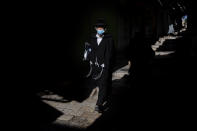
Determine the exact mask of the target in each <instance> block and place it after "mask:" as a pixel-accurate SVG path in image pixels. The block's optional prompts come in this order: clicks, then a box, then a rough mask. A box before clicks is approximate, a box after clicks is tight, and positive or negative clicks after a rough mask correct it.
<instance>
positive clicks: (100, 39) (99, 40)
mask: <svg viewBox="0 0 197 131" xmlns="http://www.w3.org/2000/svg"><path fill="white" fill-rule="evenodd" d="M96 38H97V44H98V45H99V44H100V43H101V41H102V39H103V36H101V37H100V36H99V35H98V34H96Z"/></svg>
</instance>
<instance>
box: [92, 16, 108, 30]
mask: <svg viewBox="0 0 197 131" xmlns="http://www.w3.org/2000/svg"><path fill="white" fill-rule="evenodd" d="M94 26H95V27H103V28H106V26H107V24H106V23H105V19H104V18H97V21H96V24H94Z"/></svg>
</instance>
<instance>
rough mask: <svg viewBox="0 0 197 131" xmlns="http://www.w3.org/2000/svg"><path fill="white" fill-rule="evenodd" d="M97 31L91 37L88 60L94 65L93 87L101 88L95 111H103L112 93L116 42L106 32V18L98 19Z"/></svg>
mask: <svg viewBox="0 0 197 131" xmlns="http://www.w3.org/2000/svg"><path fill="white" fill-rule="evenodd" d="M95 30H96V33H94V34H92V36H91V37H90V40H89V43H90V47H91V49H90V53H89V55H88V60H89V62H90V65H91V67H92V71H91V73H90V74H89V77H90V78H91V79H90V80H91V83H92V85H93V88H95V87H97V86H98V88H99V94H98V100H97V103H96V107H95V111H98V112H102V111H103V110H104V106H103V104H104V103H105V102H106V101H107V100H108V98H109V95H110V93H111V80H112V66H113V65H114V49H115V48H114V42H113V39H112V35H110V34H108V33H106V24H105V22H104V19H98V20H97V23H96V24H95Z"/></svg>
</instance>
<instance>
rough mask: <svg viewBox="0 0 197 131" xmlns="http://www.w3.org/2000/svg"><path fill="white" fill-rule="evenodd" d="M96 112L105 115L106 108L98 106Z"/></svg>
mask: <svg viewBox="0 0 197 131" xmlns="http://www.w3.org/2000/svg"><path fill="white" fill-rule="evenodd" d="M94 110H95V111H97V112H98V113H103V111H104V107H103V106H98V105H96V106H95V109H94Z"/></svg>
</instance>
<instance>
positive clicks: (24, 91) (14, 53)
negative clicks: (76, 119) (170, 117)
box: [4, 0, 196, 127]
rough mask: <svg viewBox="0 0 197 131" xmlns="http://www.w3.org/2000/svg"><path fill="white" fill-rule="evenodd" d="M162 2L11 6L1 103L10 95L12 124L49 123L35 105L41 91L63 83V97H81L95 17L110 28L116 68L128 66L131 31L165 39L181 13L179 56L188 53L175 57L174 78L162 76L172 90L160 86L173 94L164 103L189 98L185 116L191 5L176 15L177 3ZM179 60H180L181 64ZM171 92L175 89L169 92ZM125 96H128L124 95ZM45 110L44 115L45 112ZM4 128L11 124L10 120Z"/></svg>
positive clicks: (191, 68) (191, 58)
mask: <svg viewBox="0 0 197 131" xmlns="http://www.w3.org/2000/svg"><path fill="white" fill-rule="evenodd" d="M163 2H164V3H165V6H164V7H161V6H160V5H159V4H158V2H157V1H156V0H150V1H146V0H134V1H132V2H130V1H129V0H119V1H112V0H108V1H107V0H99V1H86V0H84V1H76V0H73V1H68V2H64V3H62V2H28V3H17V5H14V10H12V11H11V14H10V15H9V17H11V20H10V21H11V23H10V26H11V27H13V28H12V30H13V31H12V34H13V35H14V36H13V37H11V38H10V39H12V40H13V42H11V43H9V44H8V49H9V52H10V53H8V55H9V58H8V59H7V61H9V62H11V63H10V64H8V65H9V66H8V68H9V69H8V70H9V72H10V73H9V74H7V75H8V76H9V77H10V76H11V79H9V80H8V83H7V85H9V86H8V91H7V92H6V93H4V94H6V98H7V97H9V96H13V99H11V101H10V102H11V103H13V104H12V105H11V108H10V109H11V111H10V112H9V113H8V114H9V115H10V114H11V115H13V114H14V121H15V122H14V123H16V125H17V126H20V125H21V123H22V125H26V126H27V127H33V126H34V124H35V127H36V125H37V123H40V122H41V123H42V122H48V121H47V120H49V121H50V119H48V114H53V113H51V112H53V111H51V110H53V109H51V110H50V109H48V107H45V106H44V107H43V105H42V104H41V103H40V100H39V99H38V98H37V97H36V93H38V92H40V91H43V90H45V89H50V90H55V91H56V92H57V93H58V88H59V87H65V86H64V85H63V83H64V82H68V83H69V84H70V83H71V85H72V88H71V89H70V88H67V87H65V88H64V91H65V93H64V95H65V97H68V98H70V99H78V97H80V96H81V91H83V90H84V88H83V86H81V85H83V84H84V74H85V73H86V68H87V65H86V63H84V62H83V61H82V58H83V51H84V42H85V41H86V40H87V39H88V36H89V35H90V34H91V33H92V32H94V28H93V24H94V23H95V22H96V18H98V17H104V18H105V19H106V22H107V24H109V27H108V32H109V33H112V35H113V38H114V40H115V46H116V50H117V54H118V57H117V63H119V64H117V66H119V65H121V64H123V65H124V64H125V62H127V53H126V51H127V49H128V46H129V45H130V43H131V41H132V39H134V38H135V32H137V31H141V32H144V34H145V37H146V41H147V42H148V43H149V44H150V45H151V44H152V43H154V42H155V41H156V40H157V39H158V38H159V37H160V36H164V35H166V33H167V31H168V25H169V24H170V23H171V22H172V20H173V19H175V18H176V17H179V16H182V15H183V14H184V13H186V14H188V18H190V19H189V20H190V21H189V22H188V23H189V25H188V28H189V38H190V39H189V40H190V41H189V42H185V43H183V44H184V45H183V46H182V47H181V48H180V54H182V52H183V53H184V52H189V53H188V54H186V55H185V54H184V55H178V57H177V59H175V65H174V66H175V69H177V72H178V74H176V75H174V74H173V76H171V75H172V74H170V73H169V74H168V75H167V76H169V78H167V79H166V81H168V80H169V81H170V82H172V83H173V85H170V86H169V87H168V84H165V86H167V87H168V88H167V90H165V91H164V92H165V93H168V92H173V93H169V94H170V96H171V95H172V96H171V97H170V98H169V100H168V101H167V102H169V101H171V99H173V100H175V98H176V97H179V98H181V96H184V98H181V100H183V101H185V98H188V99H187V100H186V101H187V102H185V103H184V104H183V105H181V108H184V107H188V108H189V109H187V112H189V110H190V109H191V110H193V106H191V105H190V104H192V102H193V96H194V94H193V93H194V89H195V86H192V85H193V84H196V82H195V78H194V77H193V76H192V75H196V73H195V71H196V66H195V59H196V45H195V44H196V20H195V11H196V9H195V8H196V6H195V4H194V2H193V1H191V0H188V1H186V0H185V1H184V0H182V2H183V4H184V5H186V7H187V10H186V12H184V13H183V14H182V13H181V12H180V11H177V10H176V11H177V12H176V11H175V12H173V11H172V7H173V3H176V0H174V1H173V2H170V1H168V0H166V1H163ZM170 17H171V18H170ZM191 45H192V46H191ZM185 47H186V48H185ZM191 52H192V53H191ZM191 54H193V55H191ZM8 55H6V56H8ZM182 58H183V61H181V59H182ZM180 65H181V66H180ZM156 68H157V66H156ZM168 69H169V68H167V69H166V70H168ZM178 69H180V70H178ZM161 72H162V71H161ZM177 72H176V73H177ZM172 78H173V80H172ZM147 81H148V80H147ZM150 81H151V80H150ZM161 82H163V81H161V80H159V79H158V82H157V83H158V84H161ZM10 83H11V84H10ZM161 85H162V84H161ZM182 85H184V87H183V88H181V90H179V94H178V95H177V94H176V93H175V94H174V92H175V90H177V87H181V86H182ZM165 86H163V87H165ZM171 87H176V88H173V90H171V89H172V88H171ZM155 88H156V86H155V87H153V88H151V90H149V93H150V92H152V94H156V96H157V95H159V93H158V92H162V90H163V88H161V89H160V90H159V89H157V90H154V89H155ZM61 91H62V90H61ZM66 91H67V92H66ZM145 91H147V89H145V90H142V92H143V93H144V94H146V93H145ZM184 92H186V93H184ZM157 93H158V94H157ZM126 95H128V96H129V94H126ZM163 95H164V93H163ZM146 97H147V96H146ZM146 97H144V98H146ZM159 98H160V97H159ZM155 99H156V98H155ZM136 103H137V102H136ZM188 103H189V104H188ZM170 104H173V102H172V103H170ZM193 104H195V103H193ZM8 105H9V103H8ZM12 109H14V111H13V110H12ZM184 109H185V108H184ZM46 110H48V112H45V111H46ZM50 111H51V112H50ZM121 111H123V109H121ZM152 111H153V110H152ZM13 112H14V113H13ZM43 112H45V113H46V114H45V113H43ZM147 112H148V110H147ZM39 113H40V114H39ZM190 113H191V112H190ZM26 114H28V115H26ZM57 114H58V113H57ZM15 115H16V117H15ZM189 115H194V114H193V113H191V114H189ZM54 117H55V116H54ZM46 118H47V120H46ZM178 118H179V117H178ZM21 119H22V120H21ZM51 119H52V118H51ZM186 119H190V118H186ZM52 120H53V119H52ZM52 120H51V121H52ZM16 121H17V122H16ZM35 121H36V122H35ZM18 122H19V123H18ZM8 123H10V119H9V120H8ZM32 123H34V124H32Z"/></svg>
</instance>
